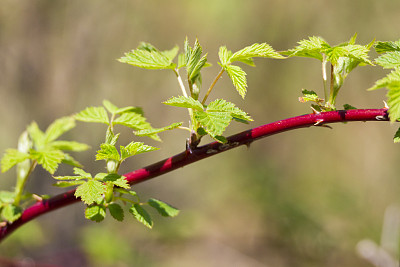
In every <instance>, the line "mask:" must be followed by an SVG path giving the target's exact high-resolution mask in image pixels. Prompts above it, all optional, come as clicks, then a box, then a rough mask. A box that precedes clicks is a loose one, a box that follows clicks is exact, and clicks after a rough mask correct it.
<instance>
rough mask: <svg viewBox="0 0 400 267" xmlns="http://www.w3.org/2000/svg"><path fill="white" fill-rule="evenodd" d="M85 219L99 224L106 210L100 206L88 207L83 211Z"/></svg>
mask: <svg viewBox="0 0 400 267" xmlns="http://www.w3.org/2000/svg"><path fill="white" fill-rule="evenodd" d="M85 217H86V219H89V220H92V221H94V222H101V221H102V220H104V218H105V217H106V208H105V207H104V206H102V205H93V206H88V207H86V210H85Z"/></svg>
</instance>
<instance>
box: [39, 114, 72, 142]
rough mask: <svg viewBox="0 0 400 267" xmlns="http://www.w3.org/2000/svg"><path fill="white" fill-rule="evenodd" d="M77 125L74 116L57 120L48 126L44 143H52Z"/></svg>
mask: <svg viewBox="0 0 400 267" xmlns="http://www.w3.org/2000/svg"><path fill="white" fill-rule="evenodd" d="M74 127H75V120H74V118H73V117H63V118H60V119H57V120H55V121H54V122H53V123H52V124H50V126H49V127H48V128H47V130H46V132H45V134H44V143H50V142H52V141H54V140H56V139H57V138H58V137H60V136H61V135H62V134H63V133H65V132H67V131H69V130H71V129H72V128H74Z"/></svg>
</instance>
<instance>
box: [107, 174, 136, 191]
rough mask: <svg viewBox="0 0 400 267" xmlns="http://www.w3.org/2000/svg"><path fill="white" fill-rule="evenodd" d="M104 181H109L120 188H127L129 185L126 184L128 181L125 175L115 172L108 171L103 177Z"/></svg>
mask: <svg viewBox="0 0 400 267" xmlns="http://www.w3.org/2000/svg"><path fill="white" fill-rule="evenodd" d="M103 181H104V182H111V183H112V184H114V185H116V186H119V187H121V188H125V189H129V188H131V186H130V185H129V184H128V181H127V180H126V178H125V176H121V175H119V174H116V173H110V174H107V175H106V176H105V177H104V178H103Z"/></svg>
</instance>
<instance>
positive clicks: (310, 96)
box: [299, 89, 324, 103]
mask: <svg viewBox="0 0 400 267" xmlns="http://www.w3.org/2000/svg"><path fill="white" fill-rule="evenodd" d="M301 93H302V94H303V97H299V101H300V102H302V103H305V102H308V101H312V102H315V103H322V102H323V101H324V100H323V99H321V98H319V97H318V95H317V93H316V92H314V91H308V90H306V89H303V90H302V91H301Z"/></svg>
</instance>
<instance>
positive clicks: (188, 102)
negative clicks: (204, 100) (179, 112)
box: [163, 96, 203, 110]
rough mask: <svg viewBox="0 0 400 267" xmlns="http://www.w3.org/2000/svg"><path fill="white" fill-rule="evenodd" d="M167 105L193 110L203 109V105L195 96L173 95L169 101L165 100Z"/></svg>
mask: <svg viewBox="0 0 400 267" xmlns="http://www.w3.org/2000/svg"><path fill="white" fill-rule="evenodd" d="M163 103H164V104H165V105H169V106H174V107H182V108H191V109H193V110H203V105H202V104H201V103H200V101H198V100H195V99H194V98H192V97H190V96H188V97H186V96H178V97H175V96H174V97H171V98H170V99H168V100H167V101H164V102H163Z"/></svg>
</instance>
